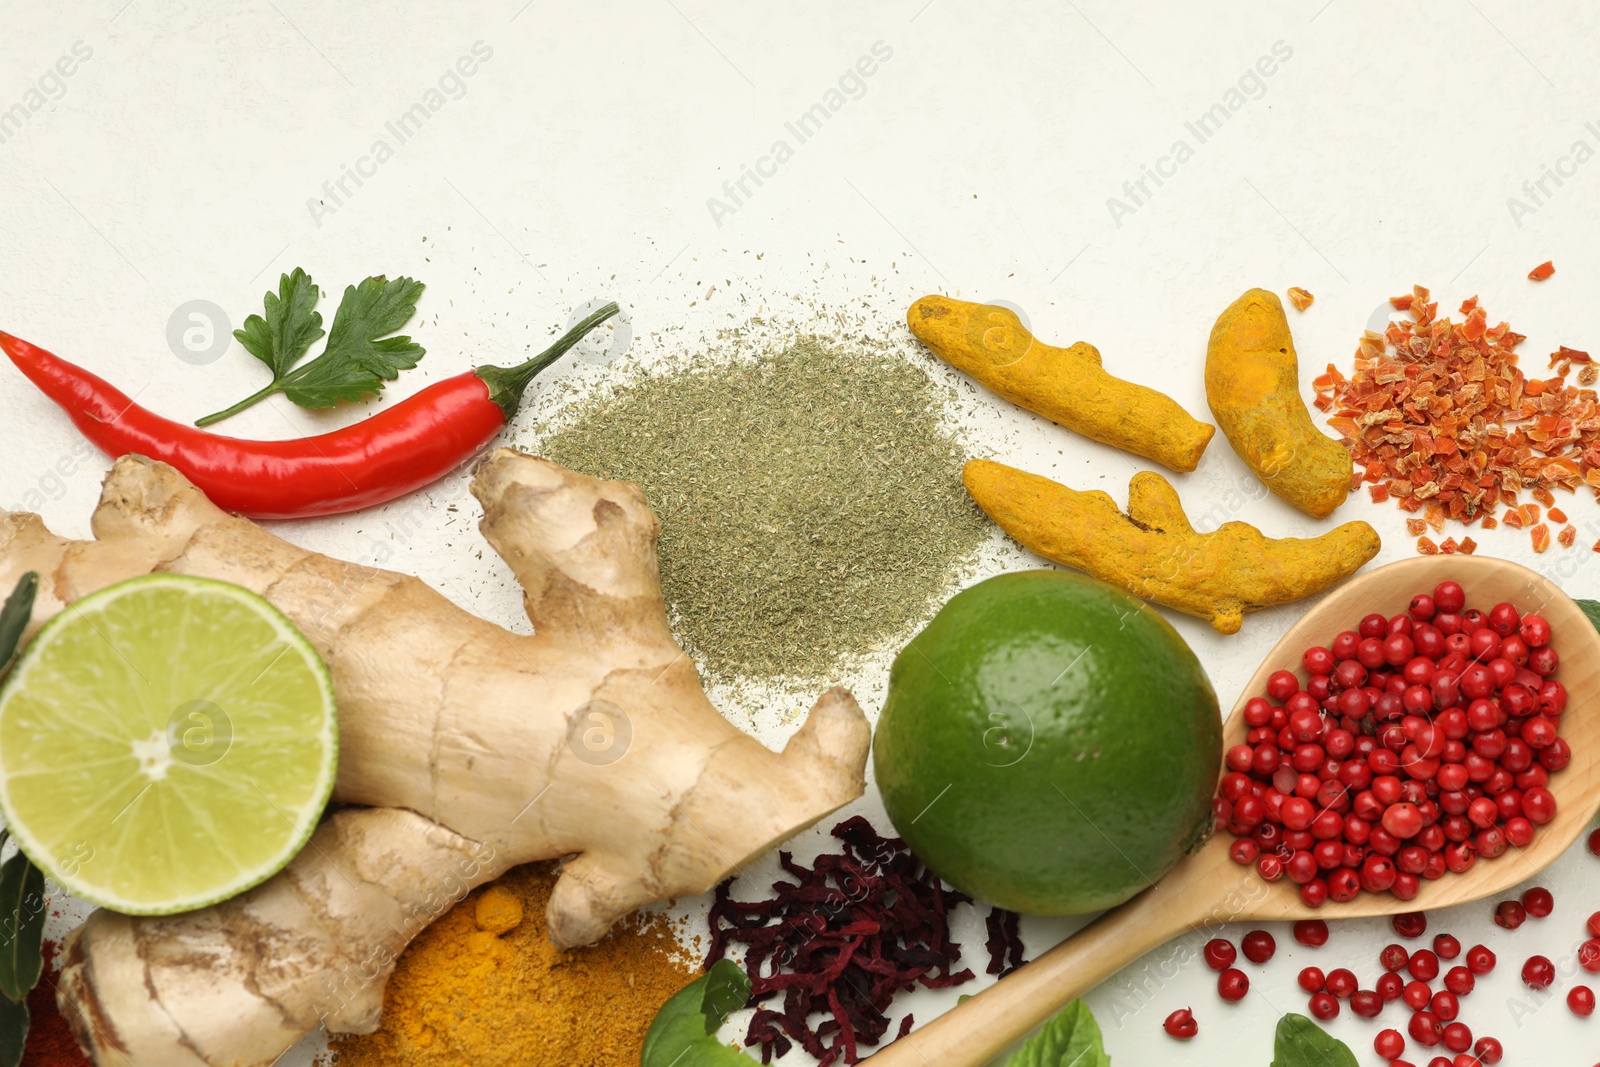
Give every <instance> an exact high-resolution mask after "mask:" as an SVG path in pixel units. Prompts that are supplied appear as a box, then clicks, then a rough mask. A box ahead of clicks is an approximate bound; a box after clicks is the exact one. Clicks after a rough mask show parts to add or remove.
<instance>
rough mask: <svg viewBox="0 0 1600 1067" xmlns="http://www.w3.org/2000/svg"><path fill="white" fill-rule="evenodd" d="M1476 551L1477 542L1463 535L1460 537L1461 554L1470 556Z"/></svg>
mask: <svg viewBox="0 0 1600 1067" xmlns="http://www.w3.org/2000/svg"><path fill="white" fill-rule="evenodd" d="M1476 551H1478V542H1476V541H1474V540H1473V539H1472V538H1470V537H1463V538H1462V539H1461V553H1462V555H1465V556H1470V555H1472V554H1473V553H1474V552H1476Z"/></svg>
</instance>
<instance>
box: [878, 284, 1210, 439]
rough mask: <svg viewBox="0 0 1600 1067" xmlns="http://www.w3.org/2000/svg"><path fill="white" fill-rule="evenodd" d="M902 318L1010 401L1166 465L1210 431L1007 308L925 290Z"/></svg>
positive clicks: (1088, 351)
mask: <svg viewBox="0 0 1600 1067" xmlns="http://www.w3.org/2000/svg"><path fill="white" fill-rule="evenodd" d="M906 322H907V323H908V324H909V325H910V327H911V332H912V333H914V334H916V336H917V340H919V341H921V342H922V343H923V344H925V345H927V346H928V347H929V348H931V349H933V353H934V355H936V356H938V357H939V358H940V359H942V360H944V361H945V362H946V363H948V364H950V365H951V366H952V367H954V368H956V369H957V370H959V371H962V372H963V373H966V374H970V375H971V376H972V377H973V378H975V379H976V380H977V381H978V382H979V384H981V385H984V386H986V387H987V388H989V389H992V390H994V392H996V393H998V394H999V395H1000V396H1002V397H1004V398H1005V399H1007V400H1009V401H1011V402H1012V403H1013V404H1016V405H1018V406H1019V407H1024V408H1027V409H1028V410H1029V411H1032V412H1034V413H1036V414H1039V415H1043V416H1044V417H1045V418H1047V419H1049V420H1050V421H1051V422H1054V423H1056V424H1058V425H1061V426H1065V427H1066V428H1067V429H1069V430H1072V431H1074V432H1076V433H1081V434H1083V436H1085V437H1088V438H1092V439H1093V440H1096V441H1099V442H1101V443H1102V444H1107V445H1111V446H1113V447H1115V448H1120V449H1122V450H1123V451H1125V452H1132V453H1133V454H1134V455H1136V456H1144V457H1145V458H1146V459H1153V460H1155V461H1156V462H1157V463H1159V464H1161V465H1162V466H1164V467H1168V468H1171V469H1172V470H1175V471H1192V470H1194V469H1195V467H1196V466H1197V465H1199V463H1200V455H1201V453H1203V452H1204V451H1205V450H1206V445H1207V444H1208V443H1209V442H1210V441H1211V435H1212V434H1214V433H1216V428H1215V427H1213V426H1210V425H1207V424H1206V423H1203V422H1200V421H1199V420H1197V419H1194V418H1192V417H1191V416H1190V415H1189V413H1188V412H1187V411H1184V410H1183V408H1181V407H1179V406H1178V404H1177V401H1175V400H1173V399H1172V398H1171V397H1169V396H1167V395H1165V394H1164V393H1158V392H1156V391H1155V390H1154V389H1148V388H1146V387H1145V386H1142V385H1135V384H1133V383H1132V382H1125V381H1123V380H1122V379H1121V378H1114V377H1112V376H1111V375H1110V374H1107V373H1106V372H1105V370H1104V369H1102V368H1101V366H1100V352H1099V350H1098V349H1096V348H1095V347H1094V346H1093V345H1091V344H1086V343H1085V342H1083V341H1079V342H1078V343H1077V344H1075V345H1073V346H1072V347H1071V348H1053V347H1051V346H1050V345H1047V344H1044V343H1042V342H1040V341H1038V340H1036V339H1035V338H1034V336H1033V334H1031V333H1029V332H1028V328H1027V327H1026V326H1023V325H1022V320H1021V319H1019V318H1017V316H1016V314H1015V313H1014V312H1012V311H1011V310H1010V309H1008V308H1003V307H999V306H997V305H994V304H973V303H968V302H967V301H965V300H951V299H950V298H949V297H943V296H925V297H923V298H922V299H920V300H918V301H917V302H916V303H914V304H912V305H911V308H910V310H909V311H907V312H906Z"/></svg>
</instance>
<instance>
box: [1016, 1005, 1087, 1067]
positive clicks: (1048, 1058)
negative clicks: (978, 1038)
mask: <svg viewBox="0 0 1600 1067" xmlns="http://www.w3.org/2000/svg"><path fill="white" fill-rule="evenodd" d="M1110 1064H1111V1057H1110V1056H1107V1055H1106V1050H1105V1044H1104V1041H1103V1039H1102V1038H1101V1036H1100V1024H1099V1023H1097V1022H1095V1021H1094V1013H1093V1012H1091V1011H1090V1010H1089V1005H1087V1004H1085V1003H1084V1002H1083V1001H1081V1000H1074V1001H1073V1002H1072V1003H1071V1004H1068V1005H1067V1006H1066V1007H1065V1008H1062V1009H1061V1011H1059V1012H1058V1013H1056V1016H1055V1018H1053V1019H1051V1020H1050V1021H1049V1022H1047V1023H1045V1024H1044V1027H1043V1028H1042V1029H1040V1031H1039V1032H1038V1033H1037V1034H1035V1035H1033V1037H1032V1038H1030V1039H1029V1040H1028V1042H1027V1043H1026V1044H1025V1045H1023V1046H1022V1047H1021V1048H1020V1049H1018V1050H1017V1051H1016V1052H1015V1053H1014V1054H1013V1055H1012V1056H1011V1058H1010V1059H1008V1060H1006V1061H1005V1067H1110Z"/></svg>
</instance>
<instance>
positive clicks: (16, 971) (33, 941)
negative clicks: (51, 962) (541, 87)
mask: <svg viewBox="0 0 1600 1067" xmlns="http://www.w3.org/2000/svg"><path fill="white" fill-rule="evenodd" d="M44 912H45V907H44V874H43V873H41V872H40V870H39V868H37V867H35V866H34V865H33V864H32V863H29V862H28V857H26V856H24V855H23V854H22V853H21V852H18V853H17V854H16V855H14V856H12V857H11V858H10V859H8V860H6V862H5V863H4V864H0V994H3V995H4V997H6V998H8V999H10V1000H14V1001H18V1000H25V999H26V998H27V996H28V993H29V992H30V991H31V990H32V989H33V987H34V986H35V985H37V984H38V982H39V974H40V972H42V971H43V970H44V957H43V955H42V954H41V953H40V945H41V943H42V942H43V941H44Z"/></svg>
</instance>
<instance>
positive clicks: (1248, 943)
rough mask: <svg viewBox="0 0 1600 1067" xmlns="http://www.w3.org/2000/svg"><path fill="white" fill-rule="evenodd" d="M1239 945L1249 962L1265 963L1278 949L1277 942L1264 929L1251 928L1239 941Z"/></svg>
mask: <svg viewBox="0 0 1600 1067" xmlns="http://www.w3.org/2000/svg"><path fill="white" fill-rule="evenodd" d="M1239 947H1240V949H1241V950H1242V951H1243V952H1244V958H1245V959H1247V960H1249V961H1250V962H1251V963H1266V962H1267V961H1268V960H1270V959H1271V958H1272V957H1273V954H1274V953H1276V952H1277V951H1278V942H1277V941H1276V940H1275V939H1274V938H1273V936H1272V935H1271V934H1269V933H1267V932H1266V931H1265V930H1251V931H1250V932H1249V933H1248V934H1245V935H1244V939H1243V940H1242V941H1240V942H1239Z"/></svg>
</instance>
